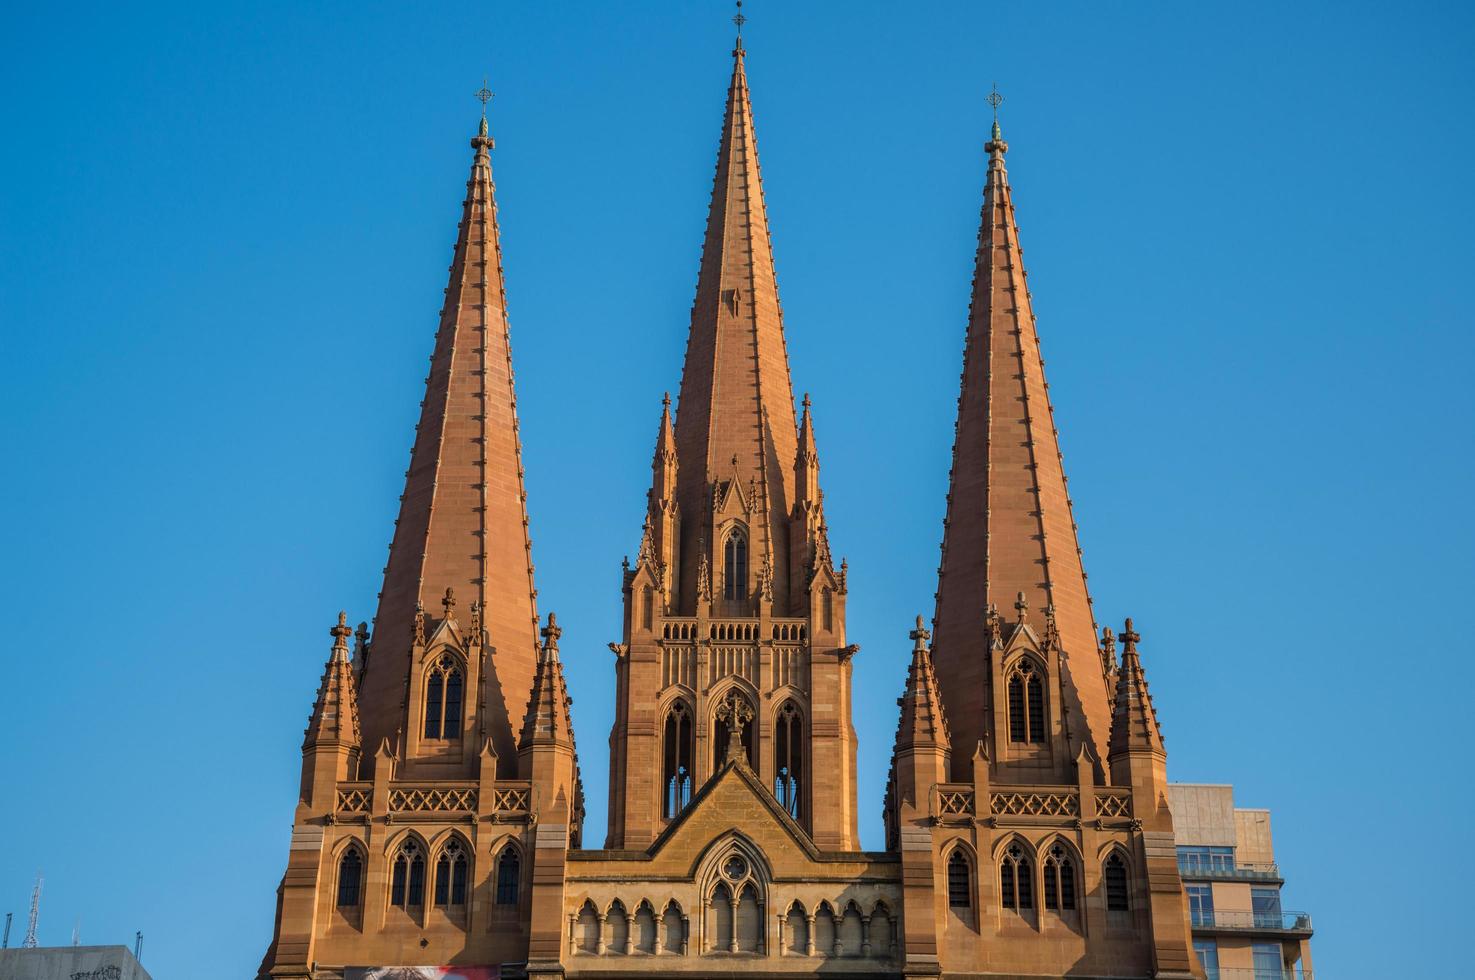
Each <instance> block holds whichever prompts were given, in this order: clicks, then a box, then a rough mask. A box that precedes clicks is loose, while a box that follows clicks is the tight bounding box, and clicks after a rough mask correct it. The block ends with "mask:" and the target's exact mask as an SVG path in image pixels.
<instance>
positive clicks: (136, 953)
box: [133, 931, 143, 963]
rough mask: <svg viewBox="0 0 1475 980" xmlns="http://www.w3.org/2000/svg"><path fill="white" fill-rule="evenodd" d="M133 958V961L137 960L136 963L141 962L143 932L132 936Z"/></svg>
mask: <svg viewBox="0 0 1475 980" xmlns="http://www.w3.org/2000/svg"><path fill="white" fill-rule="evenodd" d="M133 958H134V959H135V960H138V962H140V963H142V962H143V932H142V931H139V932H135V933H134V934H133Z"/></svg>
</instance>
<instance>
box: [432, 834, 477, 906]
mask: <svg viewBox="0 0 1475 980" xmlns="http://www.w3.org/2000/svg"><path fill="white" fill-rule="evenodd" d="M468 871H469V863H468V862H467V860H466V849H465V848H464V847H463V846H462V844H461V839H460V838H459V837H452V838H451V839H450V841H449V842H448V843H447V844H446V846H445V848H444V849H442V850H441V852H440V858H439V859H437V860H436V862H435V907H436V908H441V909H444V908H460V907H461V906H463V905H465V904H466V879H467V878H468V876H469V875H468Z"/></svg>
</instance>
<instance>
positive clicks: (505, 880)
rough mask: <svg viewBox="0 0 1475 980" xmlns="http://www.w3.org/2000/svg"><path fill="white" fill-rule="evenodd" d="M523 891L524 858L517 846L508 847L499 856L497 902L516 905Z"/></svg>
mask: <svg viewBox="0 0 1475 980" xmlns="http://www.w3.org/2000/svg"><path fill="white" fill-rule="evenodd" d="M521 893H522V859H521V858H520V857H518V856H517V848H515V847H507V848H505V849H504V850H503V851H502V856H501V857H499V858H497V904H498V905H516V904H517V900H518V897H519V895H521Z"/></svg>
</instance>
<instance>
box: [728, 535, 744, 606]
mask: <svg viewBox="0 0 1475 980" xmlns="http://www.w3.org/2000/svg"><path fill="white" fill-rule="evenodd" d="M747 597H748V535H747V532H745V531H743V530H742V528H734V529H733V530H732V533H730V534H728V536H727V543H726V544H724V545H723V546H722V598H724V599H746V598H747Z"/></svg>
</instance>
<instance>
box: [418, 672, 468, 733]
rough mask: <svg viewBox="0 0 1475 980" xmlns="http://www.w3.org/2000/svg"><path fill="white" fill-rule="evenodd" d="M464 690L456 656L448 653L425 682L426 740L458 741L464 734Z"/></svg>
mask: <svg viewBox="0 0 1475 980" xmlns="http://www.w3.org/2000/svg"><path fill="white" fill-rule="evenodd" d="M464 690H465V683H464V681H463V680H462V677H461V665H460V664H459V663H458V662H457V661H456V658H455V657H453V656H451V655H450V654H449V653H448V654H445V655H444V656H442V657H441V658H440V660H438V661H437V662H436V664H435V666H434V667H432V668H431V670H430V674H429V676H428V677H426V679H425V737H426V738H437V739H440V738H456V737H457V736H459V735H460V734H461V704H462V701H463V700H464V697H463V693H462V692H463V691H464Z"/></svg>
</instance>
